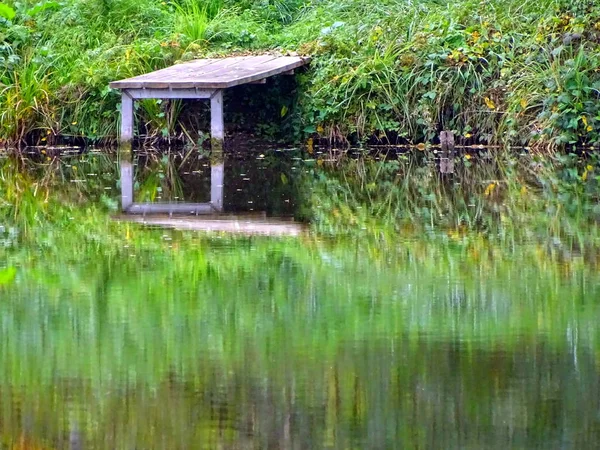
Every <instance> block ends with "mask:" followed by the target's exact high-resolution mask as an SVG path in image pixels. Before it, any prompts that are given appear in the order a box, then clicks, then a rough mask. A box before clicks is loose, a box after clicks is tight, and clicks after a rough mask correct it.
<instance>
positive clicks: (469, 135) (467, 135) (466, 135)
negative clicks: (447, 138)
mask: <svg viewBox="0 0 600 450" xmlns="http://www.w3.org/2000/svg"><path fill="white" fill-rule="evenodd" d="M471 136H473V135H472V134H471V133H465V137H466V138H470V137H471Z"/></svg>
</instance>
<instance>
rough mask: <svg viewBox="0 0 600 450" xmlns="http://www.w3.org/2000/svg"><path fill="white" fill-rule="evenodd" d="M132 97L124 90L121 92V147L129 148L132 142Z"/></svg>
mask: <svg viewBox="0 0 600 450" xmlns="http://www.w3.org/2000/svg"><path fill="white" fill-rule="evenodd" d="M133 119H134V116H133V97H131V96H130V95H129V92H127V90H126V89H124V90H123V91H122V92H121V139H120V140H121V145H122V146H129V147H131V141H132V140H133Z"/></svg>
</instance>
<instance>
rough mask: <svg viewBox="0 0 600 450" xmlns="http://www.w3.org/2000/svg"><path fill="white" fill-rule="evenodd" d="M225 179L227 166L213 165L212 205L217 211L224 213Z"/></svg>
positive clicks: (211, 180)
mask: <svg viewBox="0 0 600 450" xmlns="http://www.w3.org/2000/svg"><path fill="white" fill-rule="evenodd" d="M224 179H225V164H224V163H223V162H219V163H214V164H211V167H210V204H211V205H212V206H213V208H215V209H216V210H217V211H223V191H224V186H225V185H224V182H223V181H224Z"/></svg>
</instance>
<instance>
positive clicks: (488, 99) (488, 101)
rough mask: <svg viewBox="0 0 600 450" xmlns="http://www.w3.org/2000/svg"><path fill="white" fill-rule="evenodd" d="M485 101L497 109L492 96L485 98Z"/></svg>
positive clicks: (491, 107)
mask: <svg viewBox="0 0 600 450" xmlns="http://www.w3.org/2000/svg"><path fill="white" fill-rule="evenodd" d="M483 101H484V102H485V104H486V105H487V107H488V108H490V109H496V104H495V103H494V100H492V99H491V98H489V97H486V98H484V99H483Z"/></svg>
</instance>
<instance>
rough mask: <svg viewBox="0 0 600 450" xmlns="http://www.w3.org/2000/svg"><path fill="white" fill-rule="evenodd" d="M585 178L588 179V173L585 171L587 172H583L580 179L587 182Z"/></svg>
mask: <svg viewBox="0 0 600 450" xmlns="http://www.w3.org/2000/svg"><path fill="white" fill-rule="evenodd" d="M587 177H588V171H587V170H585V171H584V172H583V175H581V179H582V180H583V181H587Z"/></svg>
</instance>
